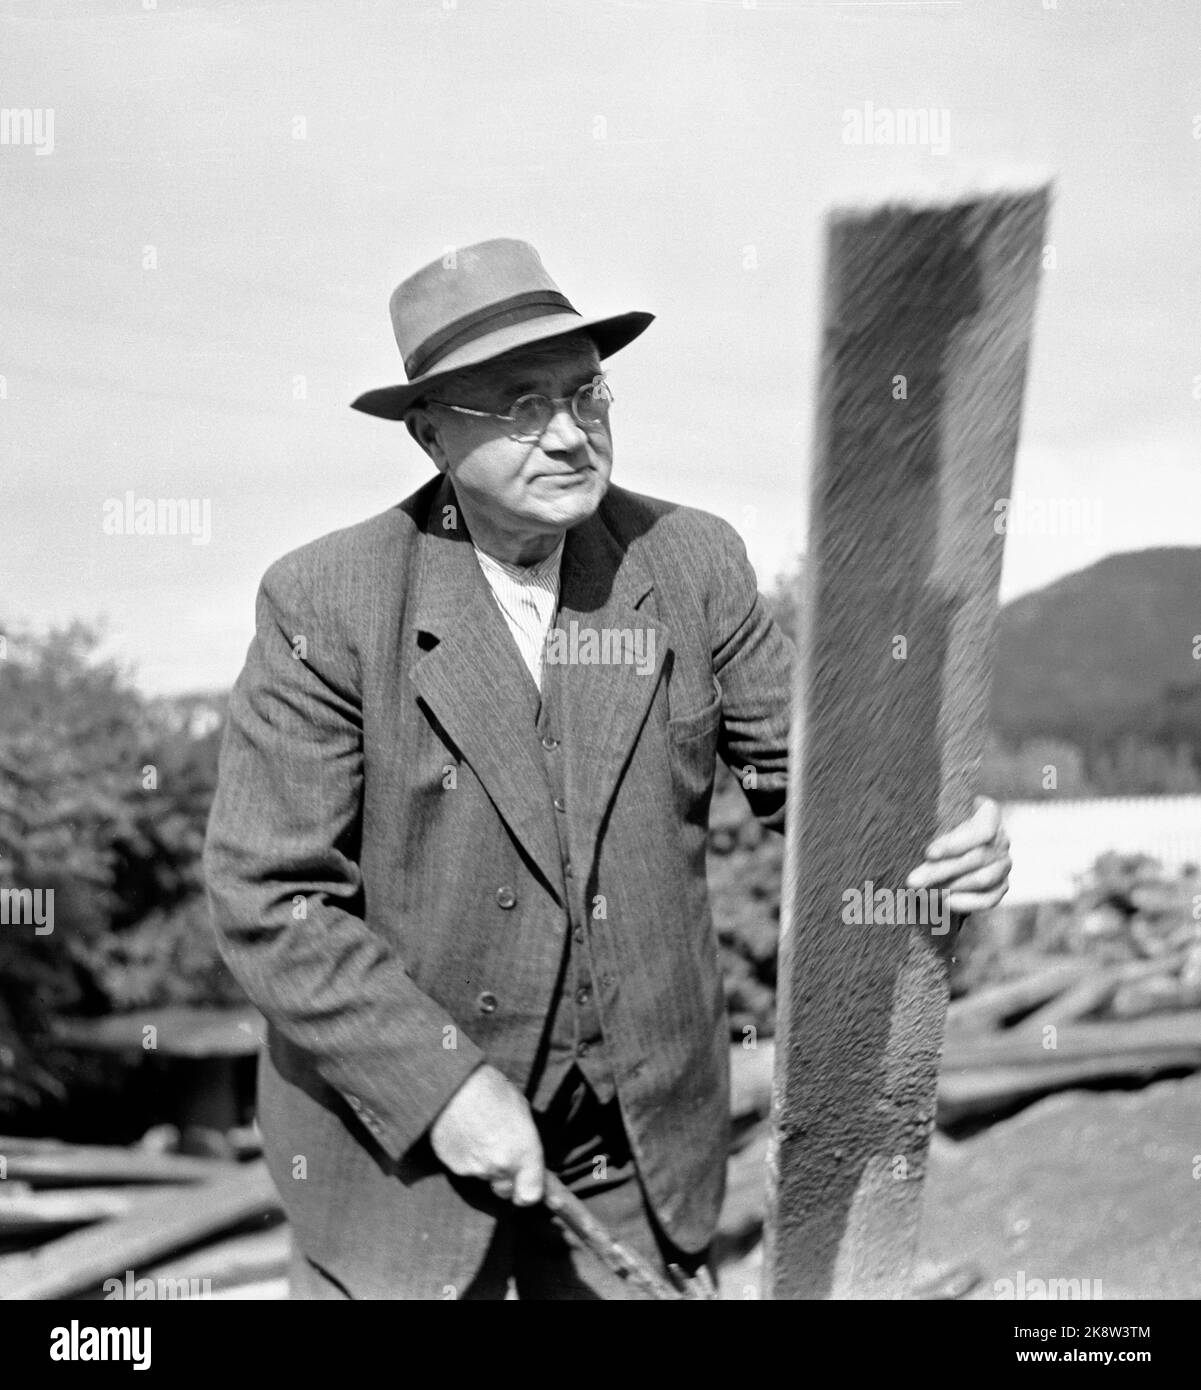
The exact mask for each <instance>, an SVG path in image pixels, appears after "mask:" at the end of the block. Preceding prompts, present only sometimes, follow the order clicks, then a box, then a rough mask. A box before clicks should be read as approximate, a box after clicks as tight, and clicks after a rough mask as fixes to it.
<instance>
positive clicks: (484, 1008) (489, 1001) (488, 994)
mask: <svg viewBox="0 0 1201 1390" xmlns="http://www.w3.org/2000/svg"><path fill="white" fill-rule="evenodd" d="M475 1005H476V1008H477V1009H479V1011H480V1013H482V1014H494V1013H495V1012H496V995H495V994H493V993H492V991H491V990H490V989H486V990H484V992H483V993H482V994H481V995H480V996H479V997H478V998H477V999H476V1001H475Z"/></svg>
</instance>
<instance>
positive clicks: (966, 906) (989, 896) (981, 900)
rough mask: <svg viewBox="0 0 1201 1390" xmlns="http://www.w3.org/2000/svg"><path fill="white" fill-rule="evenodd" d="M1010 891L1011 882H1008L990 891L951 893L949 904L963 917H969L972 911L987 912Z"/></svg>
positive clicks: (948, 899) (953, 910) (948, 897)
mask: <svg viewBox="0 0 1201 1390" xmlns="http://www.w3.org/2000/svg"><path fill="white" fill-rule="evenodd" d="M1008 892H1009V884H1008V883H1006V884H1004V885H1003V886H1002V887H1000V888H994V889H993V890H992V891H991V892H988V893H949V894H948V895H947V906H948V907H949V908H950V909H951V911H952V912H957V913H958V914H959V915H960V916H961V917H967V916H968V915H969V914H970V913H973V912H986V911H987V910H988V909H989V908H990V907H996V905H997V904H998V903H999V902H1000V901H1001V899H1002V898H1003V897H1004V896H1005V894H1006V893H1008Z"/></svg>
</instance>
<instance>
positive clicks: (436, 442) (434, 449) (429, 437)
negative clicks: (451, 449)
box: [405, 405, 449, 473]
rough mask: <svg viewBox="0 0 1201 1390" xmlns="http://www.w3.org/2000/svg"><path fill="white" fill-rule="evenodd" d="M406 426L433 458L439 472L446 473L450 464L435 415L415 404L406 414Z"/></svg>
mask: <svg viewBox="0 0 1201 1390" xmlns="http://www.w3.org/2000/svg"><path fill="white" fill-rule="evenodd" d="M405 428H406V429H407V430H408V431H409V433H410V434H411V435H412V436H413V439H414V440H415V441H416V442H417V443H418V444H419V445H420V446H421V448H422V449H424V450H425V452H426V453H427V454H428V455H429V456H430V458H431V459H433V461H434V464H435V465H436V467H437V469H438V472H439V473H445V472H446V469H447V465H448V462H449V461H448V459H447V457H446V450H445V449H444V448H443V447H442V437H441V435H440V434H439V432H438V426H437V423H436V422H435V420H434V417H433V416H432V415H431V414H430V413H429V411H428V410H426V409H425V407H424V406H420V405H418V406H414V407H413V409H412V410H410V411H409V412H408V414H407V415H406V416H405Z"/></svg>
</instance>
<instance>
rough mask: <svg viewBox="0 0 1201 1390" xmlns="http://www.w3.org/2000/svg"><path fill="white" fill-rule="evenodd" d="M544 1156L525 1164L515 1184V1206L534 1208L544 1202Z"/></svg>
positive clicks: (519, 1171)
mask: <svg viewBox="0 0 1201 1390" xmlns="http://www.w3.org/2000/svg"><path fill="white" fill-rule="evenodd" d="M543 1185H544V1184H543V1178H542V1156H541V1155H540V1154H539V1155H538V1156H537V1157H536V1158H533V1159H531V1160H530V1161H528V1162H527V1163H525V1164H523V1165H522V1167H521V1168H520V1169H519V1170H518V1173H517V1177H516V1179H515V1180H514V1183H513V1205H514V1206H518V1207H532V1206H535V1205H536V1204H537V1203H538V1202H540V1201H541V1200H542V1190H543Z"/></svg>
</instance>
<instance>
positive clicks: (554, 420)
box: [540, 402, 588, 454]
mask: <svg viewBox="0 0 1201 1390" xmlns="http://www.w3.org/2000/svg"><path fill="white" fill-rule="evenodd" d="M587 442H588V436H587V434H586V433H585V432H584V430H583V428H582V427H581V425H580V422H579V421H578V420H577V419H576V418H575V416H574V415H573V414H572V413H571V404H570V402H568V403H566V404H564V405H560V406H559V407H558V408H557V409H556V410H555V413H554V414H553V415H552V416H551V417H550V420H549V421H548V422H547V426H546V428H545V429H544V430H543V431H542V438H541V440H540V443H541V446H542V451H543V453H556V454H574V453H575V452H576V451H577V450H578V449H582V448H583V447H584V445H585V444H587Z"/></svg>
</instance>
